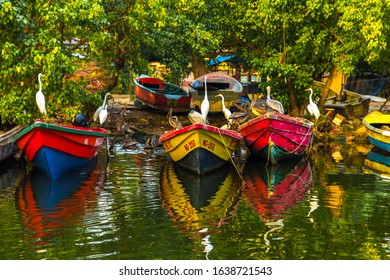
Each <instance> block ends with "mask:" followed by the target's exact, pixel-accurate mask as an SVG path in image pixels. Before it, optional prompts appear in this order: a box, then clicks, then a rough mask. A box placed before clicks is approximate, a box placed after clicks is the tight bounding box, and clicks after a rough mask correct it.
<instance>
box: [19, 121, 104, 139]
mask: <svg viewBox="0 0 390 280" xmlns="http://www.w3.org/2000/svg"><path fill="white" fill-rule="evenodd" d="M37 128H38V129H39V128H41V129H48V130H56V131H61V132H65V133H71V134H78V135H85V136H95V137H107V135H108V132H107V130H106V129H104V128H84V127H78V126H63V125H56V124H49V123H45V122H42V121H36V122H35V123H33V124H31V125H30V126H28V127H26V128H25V129H23V130H22V131H21V132H19V133H18V134H17V135H16V136H15V137H14V139H13V141H14V142H16V141H17V140H19V139H20V138H22V137H23V136H24V135H26V134H28V133H30V132H31V131H33V130H34V129H37Z"/></svg>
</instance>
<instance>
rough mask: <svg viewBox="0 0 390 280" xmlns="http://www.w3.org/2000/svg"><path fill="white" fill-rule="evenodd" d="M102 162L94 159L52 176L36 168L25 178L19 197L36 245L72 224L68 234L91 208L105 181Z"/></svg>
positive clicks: (17, 194) (44, 242) (23, 218)
mask: <svg viewBox="0 0 390 280" xmlns="http://www.w3.org/2000/svg"><path fill="white" fill-rule="evenodd" d="M102 173H105V172H103V169H102V168H101V164H100V162H97V161H96V160H95V161H93V162H91V163H90V164H89V165H88V166H86V167H85V168H84V169H83V170H82V171H80V172H77V173H71V174H67V175H66V176H63V177H59V178H57V179H55V180H52V179H51V178H50V177H49V175H48V174H47V173H45V172H44V171H41V170H40V169H39V168H34V169H33V170H32V171H31V172H30V173H29V174H28V175H27V177H26V178H25V183H24V185H22V187H20V188H19V191H18V192H17V193H16V201H17V204H18V207H19V210H20V214H21V217H22V221H23V223H24V225H25V226H26V227H27V228H28V230H29V231H30V238H33V239H36V241H35V244H36V245H43V244H47V243H50V239H51V238H52V237H54V236H57V235H58V234H57V233H56V231H58V232H61V234H63V232H64V230H63V228H64V227H69V234H72V233H74V232H72V229H74V228H75V224H77V220H78V219H82V218H83V217H84V216H85V213H86V212H87V211H88V209H90V208H92V205H90V204H93V203H95V201H96V199H94V197H95V196H96V195H97V193H98V192H99V189H100V186H102V184H103V183H104V178H105V176H104V174H102ZM60 229H61V230H60Z"/></svg>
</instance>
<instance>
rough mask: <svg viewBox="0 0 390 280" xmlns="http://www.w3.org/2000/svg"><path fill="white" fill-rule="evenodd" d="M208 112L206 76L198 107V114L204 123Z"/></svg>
mask: <svg viewBox="0 0 390 280" xmlns="http://www.w3.org/2000/svg"><path fill="white" fill-rule="evenodd" d="M209 110H210V102H209V99H208V97H207V76H205V77H204V99H203V101H202V104H201V105H200V112H201V113H202V118H203V120H204V123H206V122H207V115H208V113H209Z"/></svg>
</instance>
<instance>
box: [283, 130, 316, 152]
mask: <svg viewBox="0 0 390 280" xmlns="http://www.w3.org/2000/svg"><path fill="white" fill-rule="evenodd" d="M311 131H313V130H311ZM309 132H310V129H308V130H307V132H306V134H305V136H304V137H303V139H302V141H301V143H300V144H299V145H298V146H297V147H296V148H295V149H294V150H292V151H291V152H289V151H287V153H289V154H294V153H295V152H296V151H298V149H300V148H301V147H302V146H303V142H304V141H305V140H306V137H307V136H308V135H309ZM312 142H313V141H312V140H310V147H311V146H312ZM310 149H311V148H310Z"/></svg>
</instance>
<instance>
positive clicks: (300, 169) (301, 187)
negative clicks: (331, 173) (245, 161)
mask: <svg viewBox="0 0 390 280" xmlns="http://www.w3.org/2000/svg"><path fill="white" fill-rule="evenodd" d="M244 180H245V184H244V185H243V195H244V197H245V199H246V200H247V201H248V204H249V205H250V206H251V207H252V208H253V209H254V211H255V212H256V213H258V214H260V215H261V217H262V219H263V220H264V221H269V220H278V219H281V218H283V213H284V212H285V211H286V210H288V209H291V208H293V207H294V206H295V205H297V204H298V203H299V202H300V201H302V200H303V199H304V198H305V196H306V194H307V192H308V190H310V188H311V186H312V184H313V178H312V171H311V167H310V163H309V162H308V161H307V160H306V159H300V160H294V161H290V162H287V163H285V164H283V165H278V166H275V165H273V166H266V165H261V164H249V165H247V166H246V167H245V171H244Z"/></svg>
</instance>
